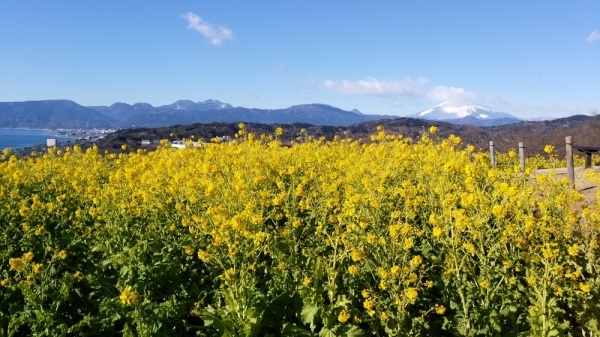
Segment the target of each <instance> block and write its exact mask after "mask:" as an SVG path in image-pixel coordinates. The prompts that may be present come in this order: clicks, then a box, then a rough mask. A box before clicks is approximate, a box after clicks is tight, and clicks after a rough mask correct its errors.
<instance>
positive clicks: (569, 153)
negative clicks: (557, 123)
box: [469, 136, 600, 182]
mask: <svg viewBox="0 0 600 337" xmlns="http://www.w3.org/2000/svg"><path fill="white" fill-rule="evenodd" d="M565 146H566V151H565V156H566V160H567V177H568V178H569V179H570V180H571V181H572V182H575V167H574V162H573V149H576V150H578V151H580V152H583V154H584V155H585V168H589V167H591V166H592V154H593V153H598V152H600V146H584V145H573V138H572V137H571V136H567V137H565ZM469 155H470V154H469ZM469 158H470V156H469ZM490 162H491V164H492V165H496V151H495V149H494V142H493V141H490ZM519 163H520V165H521V171H522V172H525V146H524V144H523V142H519Z"/></svg>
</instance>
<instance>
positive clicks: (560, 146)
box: [97, 115, 600, 158]
mask: <svg viewBox="0 0 600 337" xmlns="http://www.w3.org/2000/svg"><path fill="white" fill-rule="evenodd" d="M278 125H280V126H283V128H284V130H285V131H284V134H283V136H282V137H281V139H282V140H283V141H284V142H288V143H289V142H291V141H296V140H297V139H298V137H301V136H302V134H301V132H300V130H301V129H306V130H307V132H308V134H309V135H311V136H313V137H315V138H319V137H325V138H326V139H332V138H333V137H334V136H339V137H342V138H345V137H351V138H353V139H364V140H365V141H369V139H370V135H372V134H375V133H376V132H377V126H378V125H381V126H383V127H384V129H385V131H386V132H388V133H393V134H401V135H403V136H404V137H406V138H412V139H413V140H416V139H418V138H419V137H420V136H421V134H422V133H423V132H426V131H427V130H428V128H429V127H430V126H432V125H435V126H437V127H438V128H439V133H438V134H437V135H436V137H441V138H446V137H448V136H449V135H451V134H454V135H457V136H459V137H461V138H462V144H463V146H466V145H474V146H475V147H476V148H478V149H480V150H483V151H486V150H487V149H488V146H489V141H494V143H495V147H496V149H497V150H498V151H501V152H506V151H508V150H510V149H516V148H517V146H518V143H519V142H524V143H525V152H526V155H527V156H534V155H536V154H543V153H544V146H545V145H547V144H550V145H554V146H555V148H556V155H557V156H558V157H559V158H564V155H565V137H566V136H572V137H573V142H574V143H575V144H578V145H595V146H600V116H595V117H592V116H583V115H576V116H572V117H568V118H560V119H555V120H552V121H535V122H531V121H524V122H520V123H516V124H508V125H501V126H494V127H476V126H472V125H457V124H452V123H447V122H441V121H431V120H425V119H418V118H406V117H404V118H395V119H382V120H376V121H368V122H363V123H357V124H353V125H350V126H324V125H311V124H306V123H291V124H278ZM247 128H248V131H250V132H255V133H256V134H272V133H273V132H274V131H275V125H273V124H261V123H248V124H247ZM237 130H238V125H237V124H236V123H208V124H186V125H176V126H169V127H160V128H136V129H124V130H119V131H117V132H114V133H112V134H110V135H109V136H108V137H106V138H104V139H101V140H100V141H98V143H97V144H98V145H99V146H100V147H101V148H102V149H108V150H112V151H119V150H120V147H121V145H122V144H128V145H130V147H131V148H142V146H141V141H142V140H143V139H148V140H160V139H169V140H177V139H183V138H190V137H191V136H194V138H195V139H199V138H204V139H205V140H209V139H211V138H213V137H216V136H229V137H234V134H235V133H236V132H237ZM595 158H597V157H595Z"/></svg>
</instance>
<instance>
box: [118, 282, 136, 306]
mask: <svg viewBox="0 0 600 337" xmlns="http://www.w3.org/2000/svg"><path fill="white" fill-rule="evenodd" d="M119 299H120V300H121V304H123V305H124V306H127V307H128V306H132V305H134V304H135V303H137V300H138V296H137V294H136V293H135V291H134V290H133V288H132V287H131V286H126V287H125V289H123V291H122V292H121V295H120V296H119Z"/></svg>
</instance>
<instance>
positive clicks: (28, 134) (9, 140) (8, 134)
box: [0, 129, 73, 151]
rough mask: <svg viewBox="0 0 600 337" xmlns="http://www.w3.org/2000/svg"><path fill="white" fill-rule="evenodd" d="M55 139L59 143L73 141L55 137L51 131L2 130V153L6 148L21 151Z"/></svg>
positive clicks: (0, 143) (0, 138) (0, 139)
mask: <svg viewBox="0 0 600 337" xmlns="http://www.w3.org/2000/svg"><path fill="white" fill-rule="evenodd" d="M48 138H54V139H56V141H57V142H58V143H61V142H67V141H70V140H73V139H71V138H65V137H56V136H53V135H52V133H51V132H50V131H49V130H33V129H0V151H1V150H3V149H5V148H11V149H19V148H23V147H28V146H34V145H40V144H42V145H46V139H48Z"/></svg>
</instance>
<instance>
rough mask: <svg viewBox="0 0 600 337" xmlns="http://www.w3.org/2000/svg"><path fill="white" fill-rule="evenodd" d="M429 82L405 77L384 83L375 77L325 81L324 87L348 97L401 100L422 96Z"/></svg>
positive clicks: (423, 79)
mask: <svg viewBox="0 0 600 337" xmlns="http://www.w3.org/2000/svg"><path fill="white" fill-rule="evenodd" d="M428 82H429V80H428V79H426V78H419V79H413V78H411V77H405V78H404V79H402V80H395V81H382V80H378V79H377V78H374V77H368V78H366V79H364V80H359V81H349V80H342V81H339V82H335V81H332V80H325V81H324V82H323V86H324V87H325V88H327V89H330V90H333V91H337V92H339V93H342V94H347V95H363V96H378V97H386V98H401V97H415V96H420V95H421V87H422V86H423V85H425V84H427V83H428Z"/></svg>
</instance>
